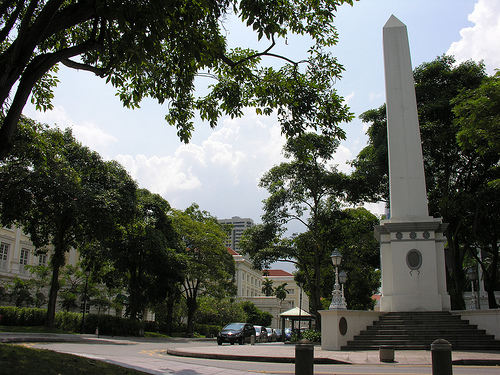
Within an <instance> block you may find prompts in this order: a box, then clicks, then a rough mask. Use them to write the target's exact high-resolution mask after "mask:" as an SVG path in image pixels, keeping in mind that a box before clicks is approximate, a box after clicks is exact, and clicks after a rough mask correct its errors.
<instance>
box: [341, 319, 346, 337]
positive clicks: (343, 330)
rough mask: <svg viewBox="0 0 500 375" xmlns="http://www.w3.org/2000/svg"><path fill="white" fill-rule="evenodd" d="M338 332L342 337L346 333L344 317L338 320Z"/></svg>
mask: <svg viewBox="0 0 500 375" xmlns="http://www.w3.org/2000/svg"><path fill="white" fill-rule="evenodd" d="M339 331H340V334H341V335H342V336H345V334H346V333H347V319H346V318H344V317H342V318H340V320H339Z"/></svg>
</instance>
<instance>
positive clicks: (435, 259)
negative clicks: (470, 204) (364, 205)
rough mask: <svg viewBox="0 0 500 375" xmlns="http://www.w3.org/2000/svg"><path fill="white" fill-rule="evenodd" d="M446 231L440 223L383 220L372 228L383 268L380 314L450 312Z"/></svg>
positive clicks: (431, 221) (436, 221) (439, 221)
mask: <svg viewBox="0 0 500 375" xmlns="http://www.w3.org/2000/svg"><path fill="white" fill-rule="evenodd" d="M445 229H446V224H443V223H441V219H434V220H429V221H425V222H392V221H391V220H386V221H382V225H379V226H377V227H376V228H375V235H376V237H377V238H378V239H379V241H380V254H381V266H382V270H381V271H382V272H381V273H382V296H381V298H380V311H418V310H420V311H443V310H450V308H451V305H450V297H449V295H448V293H447V290H446V277H445V259H444V243H445V238H444V236H443V232H444V230H445Z"/></svg>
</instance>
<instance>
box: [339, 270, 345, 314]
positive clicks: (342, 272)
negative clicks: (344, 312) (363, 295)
mask: <svg viewBox="0 0 500 375" xmlns="http://www.w3.org/2000/svg"><path fill="white" fill-rule="evenodd" d="M339 281H340V285H342V306H346V305H347V304H346V303H345V296H344V284H345V282H346V281H347V273H346V272H345V271H344V270H341V271H340V273H339Z"/></svg>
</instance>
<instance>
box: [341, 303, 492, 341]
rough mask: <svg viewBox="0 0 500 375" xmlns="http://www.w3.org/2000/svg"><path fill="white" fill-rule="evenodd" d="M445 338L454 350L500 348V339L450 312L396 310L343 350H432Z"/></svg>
mask: <svg viewBox="0 0 500 375" xmlns="http://www.w3.org/2000/svg"><path fill="white" fill-rule="evenodd" d="M436 339H445V340H447V341H449V342H450V343H451V344H452V349H454V350H500V341H496V340H495V338H494V336H492V335H488V334H486V331H485V330H480V329H478V328H477V326H476V325H471V324H469V322H468V321H467V320H462V319H461V317H460V316H457V315H452V314H451V313H449V312H446V311H439V312H402V313H399V312H393V313H387V314H386V315H382V316H380V317H379V320H377V321H375V322H374V323H373V325H371V326H369V327H367V329H365V330H363V331H361V332H360V334H359V335H356V336H355V337H354V339H353V340H351V341H349V342H348V343H347V345H345V346H343V347H342V350H378V349H379V347H380V346H381V345H393V346H394V347H395V349H401V350H422V349H425V350H429V349H430V346H431V344H432V342H433V341H435V340H436Z"/></svg>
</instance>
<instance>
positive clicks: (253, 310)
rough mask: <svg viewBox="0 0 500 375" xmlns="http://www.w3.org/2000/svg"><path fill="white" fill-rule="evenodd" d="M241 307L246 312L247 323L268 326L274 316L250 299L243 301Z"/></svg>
mask: <svg viewBox="0 0 500 375" xmlns="http://www.w3.org/2000/svg"><path fill="white" fill-rule="evenodd" d="M241 307H242V308H243V311H244V312H245V314H246V323H250V324H253V325H257V326H263V327H267V326H269V325H271V322H272V321H273V316H272V315H271V313H270V312H268V311H261V310H259V309H258V308H257V306H255V305H254V304H253V303H252V302H250V301H244V302H242V303H241Z"/></svg>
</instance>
